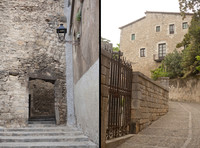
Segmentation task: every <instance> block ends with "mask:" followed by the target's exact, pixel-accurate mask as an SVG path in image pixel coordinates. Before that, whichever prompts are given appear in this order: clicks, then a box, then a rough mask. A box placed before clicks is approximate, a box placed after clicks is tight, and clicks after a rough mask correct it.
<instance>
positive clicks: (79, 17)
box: [76, 10, 81, 22]
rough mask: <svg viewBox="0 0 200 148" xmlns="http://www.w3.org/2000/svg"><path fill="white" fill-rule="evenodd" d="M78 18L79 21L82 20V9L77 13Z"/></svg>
mask: <svg viewBox="0 0 200 148" xmlns="http://www.w3.org/2000/svg"><path fill="white" fill-rule="evenodd" d="M76 20H77V21H78V22H80V21H81V11H80V10H79V11H78V13H77V14H76Z"/></svg>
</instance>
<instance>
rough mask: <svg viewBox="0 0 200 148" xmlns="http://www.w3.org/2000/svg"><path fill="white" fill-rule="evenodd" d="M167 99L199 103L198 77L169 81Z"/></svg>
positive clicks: (199, 83)
mask: <svg viewBox="0 0 200 148" xmlns="http://www.w3.org/2000/svg"><path fill="white" fill-rule="evenodd" d="M169 82H170V83H169V99H170V100H173V101H181V102H182V101H184V102H197V103H200V91H199V88H200V77H199V76H198V77H193V78H186V79H172V80H170V81H169Z"/></svg>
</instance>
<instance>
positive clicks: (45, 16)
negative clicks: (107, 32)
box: [0, 0, 66, 126]
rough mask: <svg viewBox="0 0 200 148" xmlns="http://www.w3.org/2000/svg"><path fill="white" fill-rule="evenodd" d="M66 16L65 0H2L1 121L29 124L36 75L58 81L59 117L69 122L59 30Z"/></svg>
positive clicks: (0, 47) (2, 123) (0, 45)
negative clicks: (31, 86)
mask: <svg viewBox="0 0 200 148" xmlns="http://www.w3.org/2000/svg"><path fill="white" fill-rule="evenodd" d="M62 16H63V0H60V1H54V0H48V1H46V0H29V1H23V0H9V1H7V0H1V2H0V20H1V21H0V63H1V65H0V73H1V74H0V75H1V76H0V77H1V78H0V85H1V88H3V89H1V90H0V94H1V95H0V106H1V108H2V110H0V121H1V122H0V125H2V126H5V125H6V126H25V125H26V124H27V120H28V98H29V97H28V96H29V89H28V82H29V78H30V77H32V76H34V77H35V78H43V79H44V78H45V79H54V80H56V81H57V83H58V84H59V85H57V86H58V87H57V88H56V89H58V88H59V89H60V91H61V93H60V95H59V97H58V100H57V101H58V102H56V103H55V106H58V108H57V111H58V112H57V115H58V116H59V118H57V119H58V120H59V121H58V122H59V123H65V122H66V118H65V117H66V116H65V114H66V101H65V95H66V88H65V68H66V66H65V64H66V63H65V48H64V44H63V43H59V42H58V37H57V33H56V28H57V27H58V25H59V24H60V23H63V17H62ZM4 104H6V106H4ZM4 107H5V108H7V109H3V108H4Z"/></svg>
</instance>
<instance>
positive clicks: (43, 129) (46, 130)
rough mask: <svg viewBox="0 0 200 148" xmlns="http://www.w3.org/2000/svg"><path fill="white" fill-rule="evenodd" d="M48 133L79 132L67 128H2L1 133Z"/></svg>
mask: <svg viewBox="0 0 200 148" xmlns="http://www.w3.org/2000/svg"><path fill="white" fill-rule="evenodd" d="M9 131H10V132H14V131H16V132H17V131H18V132H20V131H21V132H23V131H28V132H41V131H42V132H48V131H52V132H53V131H54V132H56V131H57V132H64V131H78V129H76V128H65V127H26V128H0V132H9Z"/></svg>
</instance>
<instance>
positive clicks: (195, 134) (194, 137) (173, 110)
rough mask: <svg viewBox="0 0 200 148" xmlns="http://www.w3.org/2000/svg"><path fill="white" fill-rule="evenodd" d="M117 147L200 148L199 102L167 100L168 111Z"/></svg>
mask: <svg viewBox="0 0 200 148" xmlns="http://www.w3.org/2000/svg"><path fill="white" fill-rule="evenodd" d="M118 148H200V104H196V103H182V102H169V112H168V113H167V114H166V115H165V116H163V117H161V118H160V119H158V120H157V121H155V122H154V123H152V124H151V125H150V126H149V127H148V128H146V129H144V130H143V131H141V132H140V133H139V134H136V135H134V136H133V137H132V138H130V139H129V140H127V141H126V142H125V143H123V144H121V145H120V146H119V147H118Z"/></svg>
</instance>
